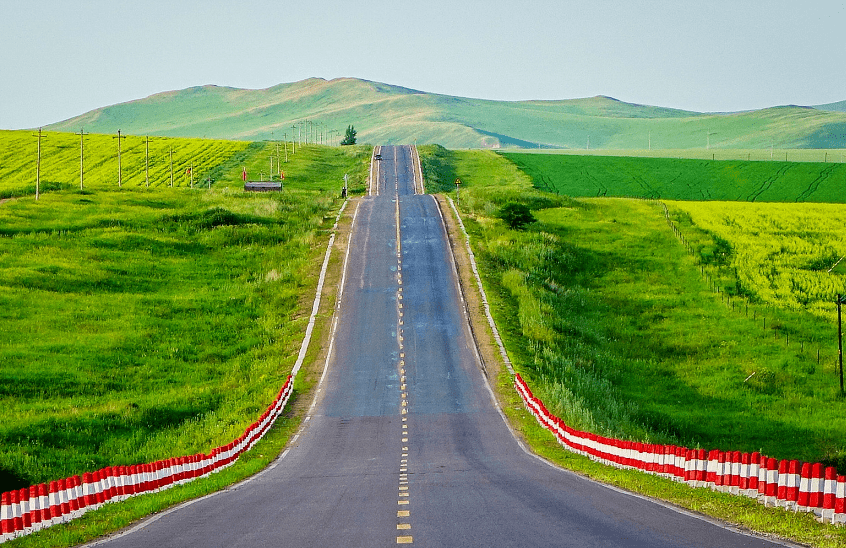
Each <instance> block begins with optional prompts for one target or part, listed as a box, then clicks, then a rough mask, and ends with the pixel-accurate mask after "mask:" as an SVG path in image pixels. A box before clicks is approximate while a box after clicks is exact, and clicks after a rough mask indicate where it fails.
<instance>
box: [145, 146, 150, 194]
mask: <svg viewBox="0 0 846 548" xmlns="http://www.w3.org/2000/svg"><path fill="white" fill-rule="evenodd" d="M144 181H145V182H146V183H147V188H150V136H149V135H147V136H146V137H145V138H144Z"/></svg>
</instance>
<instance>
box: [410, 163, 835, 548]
mask: <svg viewBox="0 0 846 548" xmlns="http://www.w3.org/2000/svg"><path fill="white" fill-rule="evenodd" d="M423 164H424V168H425V169H426V173H427V177H429V178H430V179H434V180H435V183H434V184H430V187H433V188H434V187H437V186H438V181H443V182H444V183H448V182H451V181H453V180H454V179H455V177H456V176H458V177H460V178H461V179H462V182H463V183H464V185H463V187H462V189H461V210H462V213H463V215H464V217H465V223H466V224H467V227H468V230H469V231H470V233H471V237H472V241H473V244H474V250H475V252H476V256H477V260H478V261H479V264H480V268H481V270H482V276H483V280H484V283H485V284H486V287H487V289H488V292H489V298H491V301H492V306H493V313H494V316H495V319H496V320H497V324H498V325H499V327H500V329H501V331H502V334H503V337H504V339H505V342H506V346H507V348H508V349H509V353H510V354H511V356H512V360H513V361H514V363H515V364H516V367H517V369H518V371H520V372H521V374H524V376H525V377H527V378H528V379H530V380H529V382H530V384H531V386H532V388H533V390H534V391H535V393H536V394H537V395H539V397H541V398H542V399H543V400H544V401H545V402H546V403H547V405H548V407H550V409H551V410H552V411H553V412H555V413H556V414H558V415H559V416H561V417H562V418H564V419H565V420H566V421H567V422H568V423H569V424H571V425H573V426H574V427H577V428H582V429H586V430H590V431H593V432H599V433H602V434H605V435H611V436H616V437H620V438H626V439H637V440H649V441H655V442H666V443H681V444H685V445H688V446H693V447H699V446H701V447H707V448H720V449H726V450H728V449H731V450H741V451H763V452H765V453H767V454H769V455H772V456H775V457H781V458H787V457H789V458H799V459H805V460H811V461H817V460H823V461H828V462H837V461H838V460H839V459H840V458H841V457H842V455H843V453H844V443H843V442H844V439H843V436H842V434H841V433H840V432H838V429H837V426H836V425H837V424H838V420H840V417H842V416H843V412H844V411H846V409H844V401H843V400H842V399H841V398H839V397H838V395H837V390H836V384H837V381H836V377H835V376H834V375H833V368H832V366H833V363H832V362H833V358H834V355H835V354H834V352H836V341H835V339H834V338H833V337H832V336H831V335H833V333H832V329H831V326H830V324H828V325H826V324H825V323H824V322H822V320H820V319H819V318H817V317H815V316H813V315H811V314H806V313H802V312H787V311H779V312H776V310H775V308H773V307H770V308H769V309H767V307H766V306H765V305H763V304H762V305H755V304H753V305H752V308H750V314H749V317H747V316H746V307H745V304H744V306H743V307H742V308H741V307H740V306H737V300H736V299H734V301H735V307H734V309H732V306H731V304H730V303H729V304H726V301H725V300H724V299H725V297H724V292H721V293H719V294H718V293H715V292H714V291H713V290H712V287H713V286H714V285H720V284H721V283H723V281H722V278H721V277H720V275H721V273H722V271H721V270H719V269H717V268H716V267H709V268H711V269H712V270H708V271H707V272H708V273H709V276H710V278H709V277H706V276H703V274H702V271H701V270H700V268H704V266H703V265H700V264H699V263H700V262H705V263H708V262H709V261H710V262H714V259H713V257H714V255H715V250H719V245H718V242H719V240H717V239H715V238H714V237H713V236H711V235H710V234H709V233H707V232H705V231H703V230H701V229H700V228H699V227H697V226H693V225H690V226H685V227H684V230H686V231H687V232H688V233H691V234H693V233H695V238H694V237H693V236H691V237H690V238H689V241H692V243H691V247H692V249H693V250H694V253H692V254H691V253H688V251H687V250H686V249H685V247H684V246H683V245H681V244H680V243H679V241H678V240H677V239H676V237H675V236H674V234H673V232H672V231H671V230H670V229H669V228H668V226H667V222H666V220H665V218H664V213H663V209H662V208H661V206H660V205H659V204H657V203H654V202H649V201H643V200H626V199H572V198H568V197H563V196H556V195H553V194H549V193H546V192H541V191H538V190H536V189H534V188H532V181H531V179H529V178H528V177H527V176H526V175H525V174H523V173H521V172H520V171H519V170H518V169H516V167H515V166H514V165H513V164H511V163H510V162H507V161H505V160H504V159H503V158H501V157H499V156H497V155H494V154H490V153H480V152H449V151H445V150H443V149H434V148H430V149H425V150H424V153H423ZM443 188H444V190H446V189H448V188H449V185H448V184H444V185H443ZM453 192H454V190H453ZM511 201H519V202H523V203H526V204H528V205H530V207H532V209H534V210H535V215H536V217H537V218H538V222H537V223H535V224H534V225H530V226H529V227H528V228H527V229H526V230H524V231H514V230H510V229H507V228H506V227H505V225H504V223H503V222H502V221H500V220H498V219H496V218H495V215H496V212H497V211H498V209H499V208H500V207H501V206H502V205H504V204H505V203H507V202H511ZM671 207H674V206H673V205H672V204H671ZM776 313H777V314H778V318H779V319H778V321H779V322H782V323H781V324H780V325H786V324H788V322H790V325H791V326H794V327H793V329H795V330H796V332H795V333H794V339H793V342H792V343H791V345H790V346H787V345H786V344H785V341H784V340H783V339H782V338H776V337H775V336H774V335H773V331H772V330H770V329H768V330H767V331H764V330H763V328H762V326H761V325H760V324H761V319H762V318H761V316H762V315H763V314H768V315H770V321H773V317H772V315H773V314H776ZM753 314H754V315H755V316H756V317H755V318H753V317H752V316H753ZM820 329H822V330H825V332H826V333H827V335H828V336H827V337H826V339H825V343H826V344H827V346H826V347H824V362H823V363H821V364H820V365H817V361H816V355H815V353H813V352H812V351H811V350H810V344H808V345H807V347H806V348H805V351H804V352H802V350H801V346H800V343H798V339H799V338H801V337H803V336H805V337H808V340H811V339H812V338H814V337H821V335H820V334H819V333H818V332H817V330H820ZM820 342H821V343H822V341H820ZM832 350H833V351H832ZM752 372H756V375H755V376H753V377H752V379H750V380H748V381H747V380H746V379H747V377H748V376H749V375H750V374H751V373H752ZM744 381H746V382H744ZM503 389H504V390H503V391H504V393H506V394H507V393H508V392H509V391H510V388H508V387H503ZM511 403H514V402H513V401H510V402H509V404H511ZM508 412H509V414H510V415H511V417H512V419H515V420H517V421H518V422H520V421H523V420H524V419H523V418H521V417H524V415H523V414H522V413H521V412H519V411H514V410H513V408H512V407H511V405H509V409H508ZM521 424H522V427H523V429H524V432H525V433H526V434H527V435H528V436H529V438H530V439H531V440H532V441H533V442H534V444H535V447H536V449H537V450H539V451H541V452H542V453H543V454H545V455H547V456H549V457H550V458H553V459H554V460H556V461H558V462H563V463H565V464H566V465H568V466H570V467H573V468H575V469H577V470H580V471H584V472H587V473H590V474H591V475H594V476H595V477H599V478H600V479H604V480H606V481H611V482H613V483H616V484H618V485H623V486H625V487H628V488H633V489H636V490H640V491H642V492H645V493H647V494H651V495H654V496H660V497H662V498H666V499H668V500H672V501H674V502H677V503H679V504H682V505H685V506H687V507H689V508H693V509H696V510H701V511H706V512H708V513H710V514H711V515H715V516H717V517H722V518H726V519H731V520H733V521H738V522H740V523H743V524H745V525H748V526H750V527H753V528H756V529H758V530H765V531H771V532H778V533H779V534H783V535H787V536H791V537H793V538H797V539H803V540H805V541H812V542H814V543H818V544H820V545H827V543H829V540H826V539H827V537H829V536H831V537H832V538H831V539H830V540H831V542H833V543H835V544H836V543H838V542H842V540H843V538H844V537H843V535H842V534H841V533H840V532H839V531H836V532H835V531H834V530H833V529H832V528H830V527H829V528H826V527H822V526H818V525H817V524H815V523H814V522H813V520H812V519H806V518H804V517H795V516H791V517H790V519H785V517H784V516H783V515H781V514H782V513H773V511H772V510H768V509H764V508H755V507H754V506H750V505H749V504H748V503H747V501H733V500H731V498H730V497H728V498H727V497H722V496H721V495H718V494H713V493H710V492H708V493H702V492H701V491H702V490H691V489H683V488H679V487H677V486H674V485H672V482H661V481H655V480H652V479H644V478H643V477H642V475H641V474H637V473H630V474H629V473H624V472H620V471H610V470H605V469H604V468H603V467H599V466H595V465H593V464H591V463H588V462H586V461H585V460H584V459H581V458H576V457H575V456H572V455H569V454H566V452H565V451H563V450H556V449H555V448H554V442H552V441H551V440H550V439H549V438H546V437H545V435H544V434H543V433H542V432H540V431H538V430H537V429H536V428H535V427H534V426H532V425H531V421H529V422H528V423H526V422H522V423H521ZM778 512H780V511H778ZM832 535H833V536H832Z"/></svg>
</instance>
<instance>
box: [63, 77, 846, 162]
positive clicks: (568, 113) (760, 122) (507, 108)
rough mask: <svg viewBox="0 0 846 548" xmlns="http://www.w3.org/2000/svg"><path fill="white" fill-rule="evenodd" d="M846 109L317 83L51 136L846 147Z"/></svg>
mask: <svg viewBox="0 0 846 548" xmlns="http://www.w3.org/2000/svg"><path fill="white" fill-rule="evenodd" d="M838 105H841V104H839V103H835V104H832V105H825V106H821V107H819V108H812V107H799V106H783V107H774V108H769V109H763V110H757V111H748V112H737V113H718V114H717V113H708V114H704V113H697V112H689V111H683V110H675V109H669V108H661V107H654V106H644V105H637V104H632V103H626V102H623V101H619V100H617V99H613V98H611V97H605V96H597V97H591V98H586V99H571V100H562V101H492V100H484V99H469V98H461V97H452V96H448V95H439V94H434V93H425V92H421V91H417V90H413V89H408V88H404V87H400V86H393V85H388V84H382V83H378V82H371V81H367V80H360V79H354V78H339V79H335V80H329V81H327V80H324V79H321V78H310V79H307V80H303V81H300V82H294V83H288V84H280V85H277V86H273V87H270V88H266V89H259V90H251V89H238V88H231V87H220V86H213V85H208V86H201V87H192V88H187V89H184V90H179V91H169V92H164V93H158V94H155V95H152V96H150V97H147V98H144V99H139V100H135V101H130V102H127V103H121V104H117V105H112V106H108V107H104V108H100V109H96V110H93V111H90V112H87V113H85V114H82V115H80V116H77V117H75V118H71V119H69V120H65V121H63V122H59V123H56V124H53V125H51V126H48V128H47V129H51V130H55V131H79V129H80V128H81V127H84V128H85V130H86V131H90V132H95V133H113V132H116V131H117V130H118V129H120V130H122V131H123V132H124V133H128V134H136V135H145V134H150V135H163V136H173V137H177V136H178V137H208V138H219V139H245V140H263V139H271V138H273V139H282V138H287V139H291V136H292V135H293V134H298V135H301V134H302V131H304V129H305V128H304V124H303V122H304V121H305V120H309V121H310V122H313V123H315V124H316V126H314V127H316V128H317V131H318V132H320V131H323V132H324V135H326V134H327V133H328V132H329V130H335V131H338V132H341V133H342V132H343V130H344V128H346V127H347V125H349V124H352V125H354V126H355V128H356V130H357V131H358V138H359V142H369V143H375V144H395V143H411V142H414V141H417V142H419V143H438V144H441V145H444V146H446V147H448V148H497V147H520V148H571V149H585V148H592V149H596V148H608V149H645V148H647V147H651V148H653V149H662V148H664V149H670V148H673V149H688V148H705V147H706V146H710V147H711V148H769V147H770V146H774V147H776V148H846V112H841V111H838V109H837V108H836V107H837V106H838ZM826 107H827V108H826ZM309 127H311V124H310V125H309ZM324 138H325V137H324Z"/></svg>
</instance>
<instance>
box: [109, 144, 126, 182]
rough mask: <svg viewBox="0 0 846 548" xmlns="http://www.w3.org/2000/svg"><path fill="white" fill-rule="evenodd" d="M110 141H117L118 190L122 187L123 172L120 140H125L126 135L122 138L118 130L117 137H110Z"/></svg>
mask: <svg viewBox="0 0 846 548" xmlns="http://www.w3.org/2000/svg"><path fill="white" fill-rule="evenodd" d="M112 139H117V142H118V188H121V187H122V186H123V170H122V169H121V164H120V140H121V139H126V135H123V136H122V135H121V134H120V130H118V132H117V137H112Z"/></svg>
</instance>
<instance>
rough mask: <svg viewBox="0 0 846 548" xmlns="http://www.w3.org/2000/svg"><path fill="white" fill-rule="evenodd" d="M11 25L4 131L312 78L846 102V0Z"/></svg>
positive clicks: (50, 4) (154, 8)
mask: <svg viewBox="0 0 846 548" xmlns="http://www.w3.org/2000/svg"><path fill="white" fill-rule="evenodd" d="M0 26H1V27H2V28H0V128H2V129H14V128H24V127H36V126H39V125H44V124H49V123H52V122H57V121H60V120H63V119H67V118H70V117H72V116H75V115H77V114H81V113H83V112H86V111H88V110H91V109H94V108H97V107H101V106H106V105H110V104H114V103H119V102H123V101H129V100H132V99H138V98H141V97H145V96H148V95H151V94H153V93H157V92H160V91H167V90H173V89H182V88H185V87H189V86H194V85H203V84H218V85H227V86H234V87H244V88H264V87H268V86H272V85H275V84H278V83H282V82H293V81H297V80H301V79H303V78H308V77H311V76H318V77H323V78H327V79H330V78H336V77H342V76H352V77H358V78H365V79H368V80H375V81H379V82H385V83H389V84H396V85H401V86H406V87H410V88H415V89H420V90H423V91H429V92H435V93H444V94H448V95H458V96H465V97H480V98H485V99H504V100H521V99H572V98H577V97H590V96H593V95H599V94H602V95H610V96H612V97H616V98H618V99H621V100H624V101H629V102H634V103H642V104H650V105H659V106H667V107H675V108H683V109H689V110H696V111H703V112H714V111H737V110H745V109H754V108H763V107H768V106H775V105H782V104H791V103H794V104H803V105H814V104H821V103H829V102H834V101H841V100H844V99H846V70H844V65H846V63H844V61H846V59H844V57H846V38H844V36H846V33H845V32H844V29H846V6H845V5H844V2H843V1H842V0H838V1H832V0H828V1H819V0H803V1H802V2H798V1H793V2H787V1H782V0H769V1H758V0H754V1H743V0H731V1H722V0H720V1H711V2H708V1H697V2H691V1H686V0H681V1H659V0H653V1H636V0H632V1H629V2H617V1H603V0H584V1H581V2H569V1H532V0H511V1H499V0H489V1H487V2H483V1H477V0H469V1H468V0H451V1H445V0H423V1H414V2H412V1H401V0H395V1H392V2H387V1H383V0H376V1H367V2H363V1H352V0H351V1H347V2H339V1H321V0H300V1H295V2H292V1H287V0H285V1H278V0H277V1H262V0H257V1H251V0H230V1H227V2H221V1H217V0H213V1H205V2H201V1H180V0H170V1H161V0H144V1H134V2H123V1H116V0H103V1H98V0H78V1H72V2H71V1H43V0H42V1H38V0H34V1H29V0H0Z"/></svg>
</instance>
